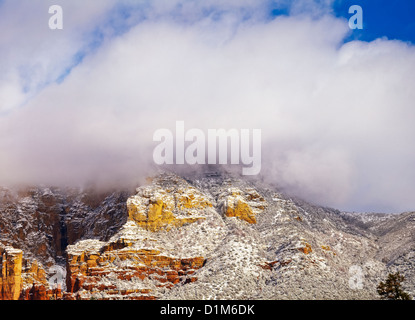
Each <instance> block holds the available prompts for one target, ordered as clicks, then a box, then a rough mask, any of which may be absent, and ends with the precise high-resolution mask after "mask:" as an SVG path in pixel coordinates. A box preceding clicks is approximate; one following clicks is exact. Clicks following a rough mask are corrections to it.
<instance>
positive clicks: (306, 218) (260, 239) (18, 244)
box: [0, 174, 415, 300]
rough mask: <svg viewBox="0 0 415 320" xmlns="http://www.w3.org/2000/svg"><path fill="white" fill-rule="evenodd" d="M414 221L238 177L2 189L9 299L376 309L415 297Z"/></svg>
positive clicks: (3, 285)
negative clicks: (393, 296) (339, 303)
mask: <svg viewBox="0 0 415 320" xmlns="http://www.w3.org/2000/svg"><path fill="white" fill-rule="evenodd" d="M414 234H415V218H414V213H413V212H412V213H411V212H409V213H403V214H400V215H386V214H355V213H353V214H352V213H345V212H340V211H338V210H334V209H330V208H323V207H318V206H314V205H310V204H308V203H306V202H303V201H301V200H299V199H293V198H290V197H288V196H286V195H284V194H282V193H279V192H278V191H276V190H275V189H274V188H271V187H269V186H263V185H261V184H260V183H259V182H252V181H245V180H242V179H239V178H237V177H232V176H230V175H221V174H215V175H193V176H192V177H187V178H182V177H179V176H177V175H173V174H161V175H159V176H157V177H155V178H154V179H153V180H152V182H151V183H150V184H148V185H145V186H141V187H139V188H138V189H136V190H135V192H125V191H124V192H106V193H99V192H96V191H93V190H92V191H91V190H88V191H85V190H84V191H80V190H60V189H50V188H31V189H30V188H29V189H26V190H24V191H21V190H20V191H19V190H17V191H16V190H15V191H13V190H9V189H4V188H3V189H0V259H1V260H0V262H1V264H0V266H1V275H0V289H1V292H0V299H10V300H12V299H24V300H49V299H68V300H69V299H131V300H132V299H377V298H378V295H377V292H376V286H377V284H378V283H379V282H380V281H381V280H384V278H385V277H386V275H387V273H388V272H394V271H400V272H401V273H402V274H404V276H405V277H406V280H405V282H404V289H405V290H406V291H408V292H409V293H410V294H411V295H414V294H415V290H414V283H415V271H414V270H415V268H414V266H415V253H414V252H415V251H414V247H413V244H414V239H415V238H414Z"/></svg>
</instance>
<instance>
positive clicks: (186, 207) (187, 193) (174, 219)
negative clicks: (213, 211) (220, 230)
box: [127, 178, 212, 232]
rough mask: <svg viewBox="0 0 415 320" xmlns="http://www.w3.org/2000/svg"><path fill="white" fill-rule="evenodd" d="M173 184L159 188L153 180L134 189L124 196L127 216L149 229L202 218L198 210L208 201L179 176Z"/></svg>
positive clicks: (210, 205) (154, 229) (176, 225)
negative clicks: (151, 182) (135, 191)
mask: <svg viewBox="0 0 415 320" xmlns="http://www.w3.org/2000/svg"><path fill="white" fill-rule="evenodd" d="M177 179H178V181H177V184H178V185H177V186H172V187H170V188H162V187H160V186H159V185H158V184H157V182H154V181H153V185H151V186H148V187H141V188H138V189H137V194H136V195H135V196H132V197H130V198H129V199H128V200H127V208H128V219H129V220H130V221H134V222H135V223H136V224H137V225H138V226H139V227H142V228H144V229H146V230H149V231H153V232H155V231H158V230H160V229H162V228H165V227H167V228H168V229H169V228H171V227H180V226H182V225H184V224H188V223H193V222H195V221H197V220H199V219H203V218H204V217H203V215H201V213H202V212H203V210H204V209H206V208H207V207H212V203H211V202H210V201H209V200H208V199H207V198H206V197H205V196H204V195H203V194H202V193H201V192H200V191H198V190H197V189H195V188H193V187H192V186H190V185H189V184H187V182H186V181H184V180H183V179H179V178H177Z"/></svg>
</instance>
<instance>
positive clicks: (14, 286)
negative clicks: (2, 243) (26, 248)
mask: <svg viewBox="0 0 415 320" xmlns="http://www.w3.org/2000/svg"><path fill="white" fill-rule="evenodd" d="M22 261H23V252H22V250H18V249H14V248H12V247H5V248H1V247H0V267H1V276H0V290H1V291H0V300H18V299H19V297H20V292H21V290H22Z"/></svg>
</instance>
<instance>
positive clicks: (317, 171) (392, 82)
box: [0, 0, 415, 212]
mask: <svg viewBox="0 0 415 320" xmlns="http://www.w3.org/2000/svg"><path fill="white" fill-rule="evenodd" d="M62 2H63V3H65V6H66V5H68V8H64V17H65V23H64V26H65V27H64V30H63V32H62V33H59V32H53V31H50V30H48V29H47V18H48V16H47V6H46V5H44V4H42V5H41V4H40V2H39V1H30V2H29V1H27V2H25V1H21V3H22V4H21V5H13V4H12V3H13V2H12V1H3V2H2V3H1V4H0V21H1V24H2V25H0V27H1V28H2V30H5V29H7V30H9V31H10V32H9V33H2V35H1V36H0V47H1V48H2V50H1V51H0V52H1V53H0V55H1V59H0V61H1V63H0V69H1V70H2V71H3V72H2V73H1V76H0V97H1V99H0V110H1V114H0V150H1V156H0V185H8V184H16V183H47V184H75V185H76V184H83V183H88V182H91V181H99V182H102V183H110V184H116V183H121V184H122V183H126V184H129V183H136V182H137V181H140V179H142V178H143V177H145V176H146V175H147V174H149V173H151V172H152V170H153V168H154V163H153V162H152V151H153V149H154V147H155V145H156V143H154V142H153V140H152V135H153V133H154V131H156V130H157V129H160V128H168V129H171V130H172V131H173V130H174V128H175V123H176V121H179V120H183V121H184V122H185V126H186V129H191V128H199V129H202V130H207V129H210V128H212V129H215V128H225V129H231V128H237V129H241V128H250V129H254V128H258V129H261V130H262V172H261V174H262V178H263V179H265V180H266V181H268V182H272V183H275V184H277V185H279V186H281V187H283V188H284V189H285V190H287V191H289V192H292V193H294V194H297V195H299V196H301V197H303V198H305V199H307V200H309V201H313V202H315V203H318V204H323V205H328V206H333V207H336V208H340V209H345V210H359V211H388V212H398V211H404V210H414V208H415V197H413V193H414V190H415V168H414V165H413V164H414V163H415V148H413V140H414V137H415V126H414V125H413V119H414V118H415V110H414V101H415V92H414V90H413V84H414V83H415V81H414V80H415V49H414V47H413V46H412V45H409V44H406V43H403V42H400V41H388V40H386V39H378V40H376V41H373V42H370V43H368V42H359V41H352V42H348V43H344V39H345V38H346V37H347V35H348V33H349V32H350V30H349V29H348V23H347V21H346V20H344V19H340V18H336V17H334V16H333V15H331V14H330V3H331V1H319V2H310V1H296V2H294V4H295V6H293V7H291V11H290V12H291V13H290V15H288V16H286V15H284V16H277V17H271V16H270V15H269V14H268V12H269V9H270V2H268V1H263V2H258V1H249V0H246V1H214V0H212V1H204V2H203V5H201V4H197V3H199V2H193V1H156V2H152V3H151V4H150V3H149V2H146V1H142V2H140V3H139V4H137V2H133V1H110V0H108V1H103V4H102V5H100V6H99V7H96V6H95V5H94V4H93V3H92V1H87V2H85V1H84V2H77V1H71V2H70V4H69V2H68V3H66V2H64V1H62ZM42 3H44V2H42ZM304 3H307V5H308V7H305V6H304ZM310 3H312V10H311V9H310V8H311V7H310ZM54 4H55V3H54ZM277 4H278V5H281V6H283V5H284V1H281V2H279V3H277ZM31 6H33V7H31ZM30 8H32V10H31V11H30ZM39 8H42V10H40V9H39ZM80 8H83V9H84V10H79V9H80ZM305 8H306V9H307V10H305ZM37 9H39V12H38V11H36V10H37ZM66 9H68V10H66ZM40 11H41V12H40ZM28 12H29V13H30V12H31V14H30V16H29V13H28ZM45 12H46V20H45V14H44V13H45ZM2 17H7V19H2ZM22 17H24V18H27V19H26V20H23V21H27V22H26V23H25V24H24V25H17V22H16V19H18V18H19V19H21V18H22ZM3 49H5V50H3Z"/></svg>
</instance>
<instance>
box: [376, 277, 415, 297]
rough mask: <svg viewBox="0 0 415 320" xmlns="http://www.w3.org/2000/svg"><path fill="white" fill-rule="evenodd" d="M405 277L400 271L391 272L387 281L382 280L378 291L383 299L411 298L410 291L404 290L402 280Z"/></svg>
mask: <svg viewBox="0 0 415 320" xmlns="http://www.w3.org/2000/svg"><path fill="white" fill-rule="evenodd" d="M404 280H405V277H404V276H403V275H401V274H400V273H399V272H396V273H389V275H388V278H387V279H386V280H385V282H383V281H381V282H380V283H379V285H378V287H377V291H378V293H379V295H380V296H381V298H382V299H385V300H411V297H410V296H409V294H408V293H406V292H405V291H403V290H402V282H403V281H404Z"/></svg>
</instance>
